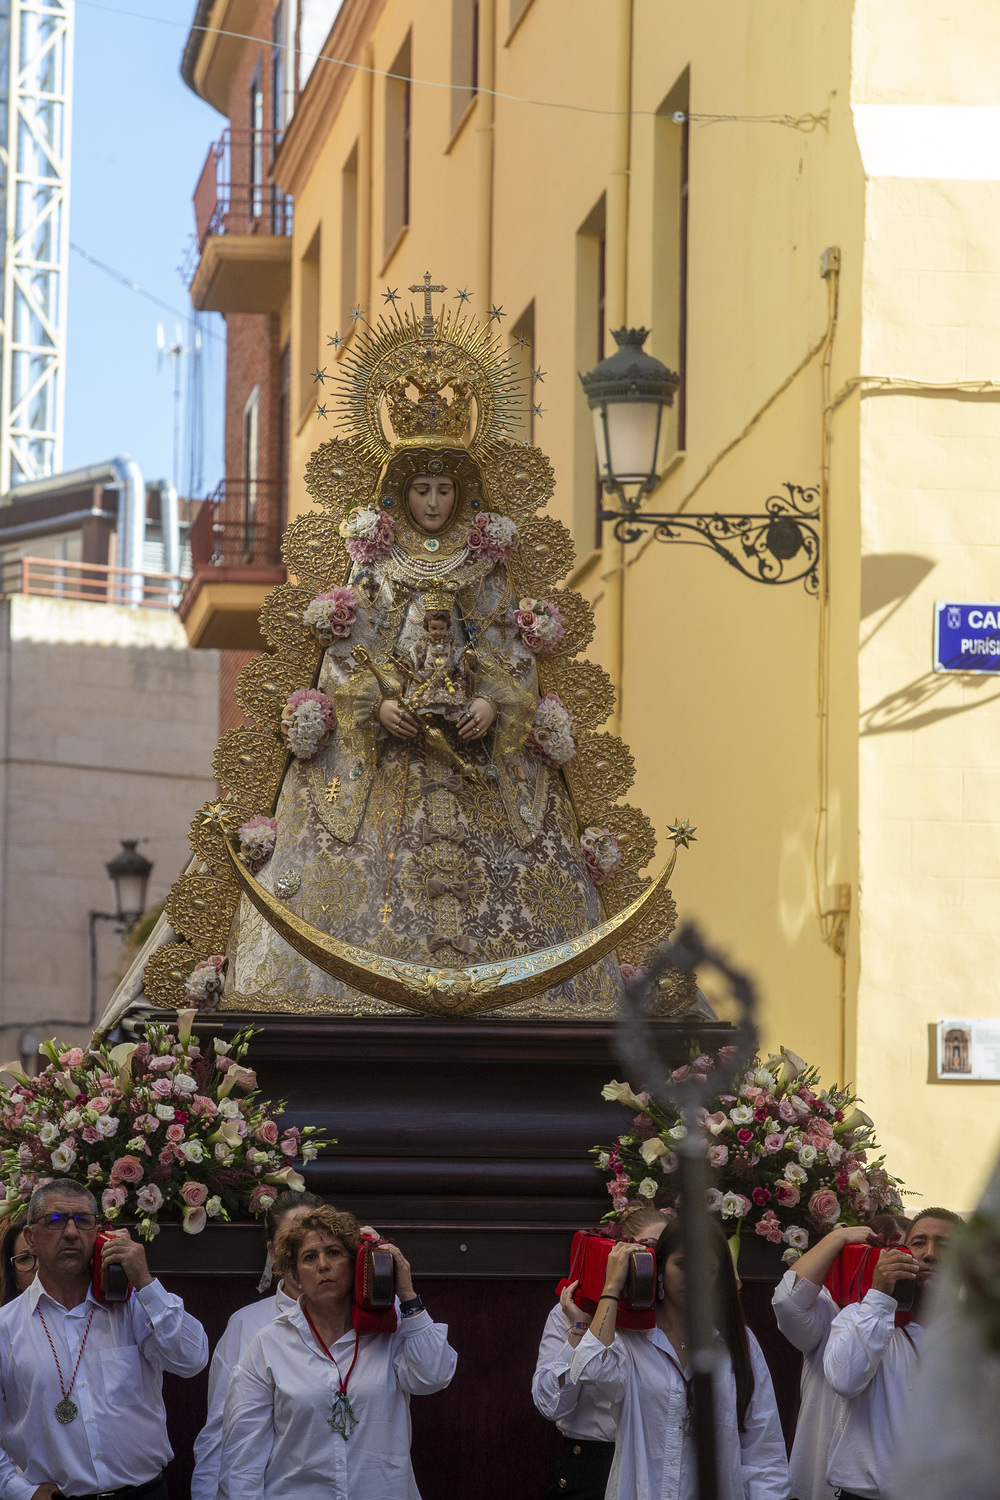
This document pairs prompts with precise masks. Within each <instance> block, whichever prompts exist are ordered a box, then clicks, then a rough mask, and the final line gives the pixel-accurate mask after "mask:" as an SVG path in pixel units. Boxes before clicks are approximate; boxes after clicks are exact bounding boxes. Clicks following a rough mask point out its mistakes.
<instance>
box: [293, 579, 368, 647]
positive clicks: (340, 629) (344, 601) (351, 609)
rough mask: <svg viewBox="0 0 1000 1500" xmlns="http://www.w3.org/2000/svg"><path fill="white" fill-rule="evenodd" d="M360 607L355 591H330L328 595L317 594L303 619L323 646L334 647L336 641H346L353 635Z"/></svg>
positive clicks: (338, 589) (306, 608)
mask: <svg viewBox="0 0 1000 1500" xmlns="http://www.w3.org/2000/svg"><path fill="white" fill-rule="evenodd" d="M357 607H358V600H357V596H356V594H355V592H354V590H353V589H348V588H336V589H330V591H329V592H328V593H326V594H317V595H316V597H315V599H313V600H312V602H311V603H310V604H307V605H306V607H305V610H304V611H303V614H302V619H303V621H304V622H305V624H306V625H308V626H309V629H310V630H312V631H313V632H314V634H315V636H316V638H317V640H318V641H319V642H320V644H321V645H323V646H332V645H333V643H334V641H335V640H346V639H347V637H348V636H349V635H350V633H351V628H352V626H353V625H354V622H355V619H356V615H355V611H356V609H357Z"/></svg>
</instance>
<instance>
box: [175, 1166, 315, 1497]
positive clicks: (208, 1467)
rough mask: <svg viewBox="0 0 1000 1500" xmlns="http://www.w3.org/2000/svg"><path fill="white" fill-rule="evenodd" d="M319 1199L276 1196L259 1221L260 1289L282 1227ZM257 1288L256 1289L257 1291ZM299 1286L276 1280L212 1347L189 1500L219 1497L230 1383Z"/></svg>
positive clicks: (290, 1276)
mask: <svg viewBox="0 0 1000 1500" xmlns="http://www.w3.org/2000/svg"><path fill="white" fill-rule="evenodd" d="M322 1206H323V1200H322V1198H317V1196H316V1194H315V1193H293V1192H291V1191H290V1190H287V1191H285V1192H283V1193H279V1194H278V1196H277V1197H276V1198H275V1200H274V1202H273V1203H272V1204H271V1206H270V1208H269V1209H268V1210H267V1212H266V1213H265V1215H264V1232H265V1234H266V1235H267V1263H266V1267H265V1271H264V1276H263V1277H262V1279H261V1285H262V1286H263V1284H264V1282H265V1281H266V1282H268V1283H269V1282H270V1279H271V1274H270V1268H271V1266H272V1263H273V1261H274V1247H275V1241H276V1240H277V1238H278V1235H279V1234H280V1233H281V1231H282V1229H284V1228H285V1226H286V1224H290V1223H291V1222H292V1220H293V1219H297V1218H298V1217H299V1216H300V1215H301V1214H307V1213H309V1212H310V1211H311V1210H312V1209H314V1208H322ZM259 1290H261V1287H258V1291H259ZM299 1290H300V1289H299V1284H298V1282H297V1281H296V1280H295V1275H294V1272H286V1273H285V1275H284V1277H282V1279H281V1280H279V1282H278V1285H277V1288H276V1290H275V1293H274V1296H273V1297H263V1298H262V1299H261V1300H260V1301H259V1302H251V1303H250V1304H249V1305H248V1306H247V1307H241V1308H239V1310H238V1311H237V1312H234V1313H233V1315H232V1317H231V1318H230V1319H229V1322H228V1323H227V1324H226V1331H225V1333H224V1334H223V1335H222V1337H221V1339H220V1340H219V1342H218V1343H217V1344H216V1346H215V1353H214V1354H213V1355H212V1363H211V1365H210V1367H209V1371H208V1416H207V1418H206V1419H205V1425H204V1427H203V1428H202V1429H201V1432H199V1434H198V1436H197V1437H196V1438H195V1443H194V1473H193V1474H192V1476H191V1500H216V1497H217V1495H218V1493H219V1459H220V1457H221V1455H222V1414H223V1411H224V1409H225V1405H226V1391H227V1390H228V1389H229V1377H230V1376H231V1375H232V1373H233V1370H234V1368H235V1367H236V1365H237V1364H238V1363H239V1360H240V1357H241V1355H242V1354H243V1351H244V1350H245V1349H246V1347H247V1345H248V1344H249V1343H250V1340H251V1339H252V1338H253V1337H254V1336H255V1335H256V1334H257V1332H258V1331H259V1330H260V1329H261V1328H263V1327H264V1325H265V1324H266V1323H270V1322H271V1320H272V1319H273V1318H276V1317H277V1316H278V1314H279V1313H282V1312H285V1311H286V1310H287V1309H288V1308H291V1307H294V1306H295V1304H296V1302H297V1301H298V1297H299Z"/></svg>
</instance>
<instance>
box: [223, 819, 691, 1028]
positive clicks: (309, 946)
mask: <svg viewBox="0 0 1000 1500" xmlns="http://www.w3.org/2000/svg"><path fill="white" fill-rule="evenodd" d="M226 854H227V856H228V858H229V863H230V865H231V866H232V869H233V874H234V875H235V877H236V880H237V883H238V884H239V886H240V888H241V890H242V891H243V893H244V895H245V896H246V897H247V899H248V901H250V902H251V903H252V904H253V905H254V906H255V907H256V908H257V910H258V911H259V912H260V913H261V915H262V916H263V917H264V919H265V921H267V922H268V923H269V924H270V926H271V927H273V928H274V930H275V932H276V933H277V934H278V936H279V937H282V938H284V940H285V942H286V943H289V944H290V945H291V946H292V947H293V948H294V949H296V951H297V952H299V953H301V954H302V956H303V958H306V959H308V960H309V962H310V963H311V964H315V965H316V967H317V968H319V969H323V970H324V972H325V973H327V974H330V975H332V976H333V978H334V979H339V980H340V981H341V983H342V984H348V985H351V986H352V987H353V988H354V989H357V990H361V991H362V992H363V993H364V994H366V995H372V996H374V998H375V999H376V1000H387V1001H389V1002H390V1003H391V1004H394V1005H401V1006H404V1007H405V1008H406V1009H407V1010H415V1011H419V1012H420V1013H421V1014H422V1015H452V1016H461V1015H472V1014H475V1013H477V1012H481V1011H488V1010H500V1009H502V1008H503V1007H504V1006H506V1005H514V1004H515V1003H516V1002H517V1001H518V1000H528V999H530V998H531V997H532V996H534V995H537V994H539V993H540V992H541V991H542V990H547V989H550V988H551V987H552V986H553V985H557V984H562V983H563V981H564V980H566V979H572V978H573V976H574V974H579V973H580V972H581V970H583V969H587V968H589V967H590V965H591V964H595V963H597V962H598V961H599V960H600V959H602V958H604V957H605V955H606V954H608V953H610V952H611V950H612V948H616V947H617V946H618V944H619V943H621V942H623V941H624V939H625V938H626V937H628V935H629V933H630V932H632V931H633V929H634V928H636V927H637V926H638V925H639V923H640V922H641V921H642V920H643V918H644V917H645V916H647V915H648V914H649V913H650V912H651V911H652V910H653V908H654V907H655V905H656V902H657V900H658V899H659V897H660V896H661V895H662V894H663V892H664V891H665V890H666V888H667V881H668V880H669V879H670V876H671V874H672V873H673V869H674V865H675V863H676V860H677V848H676V845H675V847H674V849H673V850H672V852H671V855H670V858H669V860H668V861H667V864H666V867H665V869H664V870H663V871H662V873H661V874H660V875H658V876H657V878H656V879H655V880H654V881H653V883H652V885H651V886H650V887H649V888H648V890H646V891H644V892H643V893H642V895H641V896H639V897H638V898H637V899H636V900H635V901H633V902H632V904H631V905H630V906H627V907H625V909H624V911H620V912H619V913H618V915H617V916H616V917H611V918H609V919H608V921H606V922H602V923H601V924H600V925H599V926H598V927H594V928H592V929H591V931H590V932H587V933H584V934H583V935H582V936H581V937H578V938H571V939H570V940H569V941H568V942H565V943H558V944H556V946H555V947H554V948H542V949H540V950H538V951H537V952H535V953H524V954H520V955H519V956H518V957H516V958H508V959H504V960H503V962H502V963H495V964H470V965H469V966H468V967H467V968H463V969H443V968H434V967H433V966H431V965H428V964H413V963H402V962H400V961H398V960H395V959H389V958H384V957H383V956H382V955H381V954H380V953H372V952H371V951H370V950H369V949H367V948H357V947H355V946H354V944H353V943H345V942H343V941H341V939H340V938H335V937H330V936H329V935H328V934H327V933H325V932H320V931H319V929H318V928H316V927H313V926H311V925H310V924H309V923H308V922H303V920H302V919H301V917H297V916H296V915H295V914H294V912H291V911H289V910H288V908H287V907H286V906H284V905H283V903H282V902H280V901H279V900H277V898H276V897H274V896H272V895H271V893H270V891H267V890H265V889H264V887H263V886H262V885H261V884H260V882H259V881H258V880H256V879H255V878H254V876H253V875H252V874H251V873H250V871H249V870H248V869H247V867H246V865H244V864H243V862H242V861H241V860H240V858H239V855H238V854H237V853H236V850H235V849H234V847H233V845H232V843H231V842H230V840H229V838H228V837H227V838H226Z"/></svg>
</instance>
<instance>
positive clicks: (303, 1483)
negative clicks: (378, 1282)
mask: <svg viewBox="0 0 1000 1500" xmlns="http://www.w3.org/2000/svg"><path fill="white" fill-rule="evenodd" d="M354 1339H355V1335H354V1332H353V1330H349V1331H348V1332H347V1333H345V1334H344V1336H343V1338H340V1339H338V1340H337V1342H336V1343H335V1344H332V1345H331V1346H330V1352H331V1354H332V1355H333V1356H334V1358H335V1359H336V1361H337V1365H338V1366H339V1368H340V1373H341V1376H343V1377H344V1378H346V1377H347V1372H348V1370H349V1369H350V1367H351V1361H352V1359H353V1358H354V1349H355V1343H354ZM357 1349H358V1359H357V1363H356V1364H355V1366H354V1370H353V1373H352V1374H351V1376H350V1381H349V1383H348V1388H347V1394H348V1396H349V1397H350V1400H351V1405H352V1406H353V1408H354V1415H355V1416H356V1417H357V1419H358V1425H357V1427H355V1429H354V1431H353V1432H352V1434H351V1436H350V1437H349V1438H348V1439H347V1441H346V1442H345V1441H344V1439H343V1438H342V1437H341V1436H340V1434H339V1433H336V1432H334V1431H333V1430H332V1428H331V1426H330V1417H331V1413H332V1410H333V1401H334V1397H335V1396H336V1395H337V1393H338V1390H339V1384H338V1379H337V1369H336V1367H335V1366H334V1364H333V1362H332V1361H331V1360H329V1359H327V1357H326V1355H325V1354H324V1353H323V1351H322V1350H321V1349H320V1347H319V1345H318V1344H317V1343H316V1339H315V1336H314V1334H313V1332H312V1329H311V1328H310V1327H309V1324H308V1323H307V1322H306V1317H305V1314H304V1312H303V1311H302V1308H301V1306H300V1305H299V1304H298V1303H296V1305H295V1306H294V1307H292V1308H290V1309H289V1310H288V1311H286V1312H283V1313H279V1315H278V1316H277V1317H276V1318H275V1319H273V1321H272V1322H270V1323H268V1324H267V1325H266V1327H264V1328H262V1329H261V1330H260V1332H259V1333H257V1334H256V1335H255V1336H254V1338H253V1340H252V1341H251V1343H250V1344H249V1346H248V1348H247V1349H246V1351H245V1353H244V1354H243V1357H242V1358H241V1359H240V1362H239V1364H238V1365H237V1366H236V1368H235V1370H234V1371H233V1373H232V1377H231V1379H230V1381H229V1391H228V1393H227V1395H226V1406H225V1415H224V1418H223V1428H222V1459H221V1469H220V1488H219V1493H220V1494H221V1495H222V1496H223V1497H224V1500H293V1497H294V1500H420V1492H419V1490H418V1489H417V1485H416V1481H415V1479H414V1477H413V1469H412V1468H411V1466H410V1397H411V1396H429V1395H431V1394H433V1392H434V1391H441V1390H444V1388H445V1386H446V1385H448V1383H449V1382H450V1380H451V1377H452V1375H453V1374H454V1373H455V1361H456V1355H455V1351H454V1349H452V1348H451V1346H450V1344H449V1343H448V1329H447V1326H446V1325H445V1324H443V1323H434V1322H432V1320H431V1316H430V1314H429V1313H427V1312H419V1313H414V1314H413V1315H412V1316H411V1317H408V1318H401V1319H400V1326H399V1330H398V1332H396V1333H369V1334H364V1333H363V1334H362V1335H361V1338H360V1341H359V1343H358V1346H357Z"/></svg>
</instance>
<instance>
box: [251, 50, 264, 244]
mask: <svg viewBox="0 0 1000 1500" xmlns="http://www.w3.org/2000/svg"><path fill="white" fill-rule="evenodd" d="M248 147H249V152H250V218H251V221H253V220H256V219H259V218H260V216H261V214H262V213H263V212H264V86H263V83H262V81H261V71H260V63H259V62H258V64H257V66H256V68H255V69H254V74H253V78H252V79H251V80H250V99H249V140H248ZM250 227H251V228H252V227H253V225H252V222H251V226H250Z"/></svg>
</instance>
